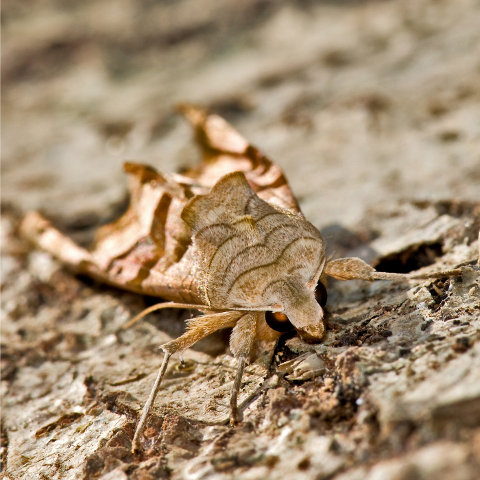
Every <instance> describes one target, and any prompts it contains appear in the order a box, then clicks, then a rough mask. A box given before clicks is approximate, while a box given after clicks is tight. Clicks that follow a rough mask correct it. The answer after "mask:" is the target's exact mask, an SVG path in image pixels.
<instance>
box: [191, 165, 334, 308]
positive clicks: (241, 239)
mask: <svg viewBox="0 0 480 480" xmlns="http://www.w3.org/2000/svg"><path fill="white" fill-rule="evenodd" d="M182 218H183V219H184V220H185V222H186V223H187V224H188V225H189V226H190V227H191V229H192V232H193V234H194V236H193V240H194V241H193V250H192V254H193V255H194V256H195V258H196V263H197V265H198V269H197V276H198V278H199V279H200V280H199V281H200V282H201V283H202V284H203V285H205V292H206V296H207V298H208V303H209V305H211V306H212V307H214V308H232V309H234V308H257V307H265V306H267V305H269V304H266V303H265V301H266V300H265V298H266V297H265V292H266V291H267V290H268V289H269V287H270V286H271V285H273V284H274V283H276V282H278V281H284V280H285V279H286V278H288V277H289V276H296V277H297V278H301V279H302V281H303V283H304V285H306V286H308V287H309V288H311V289H313V288H314V287H315V284H316V281H317V280H318V275H319V272H320V271H321V268H322V267H323V263H324V261H325V251H324V245H323V240H322V238H321V236H320V233H319V232H318V230H317V229H316V228H315V227H313V225H311V224H310V223H309V222H307V221H306V220H305V219H304V218H303V217H302V216H300V215H299V214H294V213H289V212H288V211H285V210H279V209H276V208H274V207H273V206H272V205H270V204H269V203H267V202H265V201H264V200H262V199H261V198H260V197H259V196H258V195H257V194H256V193H255V192H254V191H253V190H252V188H251V186H250V184H249V182H247V180H246V178H245V175H244V174H243V173H241V172H235V173H231V174H229V175H226V176H225V177H223V178H221V179H220V180H219V181H218V182H217V183H216V184H215V185H214V187H213V188H212V190H211V192H210V193H209V194H207V195H198V196H196V197H194V198H193V199H192V200H190V201H189V203H188V204H187V205H186V206H185V208H184V210H183V212H182Z"/></svg>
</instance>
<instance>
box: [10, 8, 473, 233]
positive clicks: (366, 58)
mask: <svg viewBox="0 0 480 480" xmlns="http://www.w3.org/2000/svg"><path fill="white" fill-rule="evenodd" d="M2 20H3V68H2V79H3V95H2V104H3V118H2V127H3V129H2V130H3V131H2V137H3V138H2V140H3V142H2V146H3V152H2V157H3V162H2V200H3V203H4V204H7V205H8V204H9V205H13V206H14V207H15V208H17V209H19V210H20V211H25V210H28V209H42V210H43V211H44V212H45V213H46V214H48V215H50V216H52V217H54V218H56V219H57V220H59V219H60V220H62V219H63V221H64V223H65V222H66V223H68V222H77V223H80V224H81V223H82V222H86V223H89V222H90V223H92V222H93V223H95V222H97V221H98V222H101V221H103V220H104V219H105V218H108V217H109V216H110V215H111V214H112V212H113V211H115V209H117V207H118V206H119V205H122V204H123V203H124V201H125V179H124V175H123V173H122V169H121V164H122V162H123V161H124V160H125V159H128V160H137V161H142V162H145V163H150V164H152V165H154V166H155V167H157V168H158V169H159V170H161V171H175V170H178V169H179V168H181V167H184V166H187V165H192V164H193V163H195V161H196V159H197V153H196V151H195V148H194V146H193V144H192V142H191V134H190V131H189V128H188V126H187V125H186V123H185V122H184V121H183V120H182V119H181V118H179V117H178V116H177V115H176V114H175V113H174V110H173V107H174V106H175V104H176V103H178V102H195V103H198V104H200V105H203V106H205V107H208V108H211V109H212V110H213V111H215V112H217V113H219V114H221V115H223V116H225V117H226V118H227V119H228V120H229V121H230V122H231V123H233V124H234V126H236V127H237V128H238V129H239V130H240V131H241V132H242V133H243V134H244V135H245V136H246V137H247V138H248V139H249V140H250V141H251V142H252V143H253V144H255V145H256V146H258V147H259V148H261V149H262V150H263V151H264V152H265V153H266V154H267V155H269V156H270V157H271V158H272V159H274V160H275V161H276V162H277V163H278V164H279V165H280V166H281V167H282V168H283V169H284V170H285V172H286V174H287V177H288V178H289V180H290V182H291V184H292V187H293V189H294V192H295V193H296V194H297V195H298V197H299V200H300V202H301V204H302V207H303V210H304V212H305V214H306V215H307V217H309V218H310V219H311V220H312V221H313V223H315V224H316V225H317V226H318V227H320V228H322V227H325V226H327V225H329V224H330V223H332V222H339V223H342V224H345V225H352V224H354V223H356V222H358V221H359V220H360V219H361V218H362V215H364V214H365V212H367V211H368V210H369V209H371V208H375V206H376V205H378V204H383V203H384V202H390V201H392V202H395V201H398V200H401V199H405V198H408V199H417V200H425V199H427V200H432V199H433V200H438V199H446V198H449V199H459V200H478V199H479V198H480V188H479V185H480V159H479V156H480V107H479V101H480V28H479V25H480V2H479V1H476V0H456V1H455V2H451V1H448V0H435V1H434V0H391V1H380V0H378V1H353V0H352V1H348V0H337V1H333V0H332V1H327V0H324V1H312V0H310V1H309V0H303V1H296V2H291V1H281V0H276V1H273V0H270V1H268V0H243V1H241V2H238V1H221V2H219V1H216V0H178V1H154V0H117V1H116V2H111V1H106V0H94V1H93V0H84V1H82V2H77V1H71V0H61V1H59V0H23V1H14V2H5V3H4V4H3V19H2Z"/></svg>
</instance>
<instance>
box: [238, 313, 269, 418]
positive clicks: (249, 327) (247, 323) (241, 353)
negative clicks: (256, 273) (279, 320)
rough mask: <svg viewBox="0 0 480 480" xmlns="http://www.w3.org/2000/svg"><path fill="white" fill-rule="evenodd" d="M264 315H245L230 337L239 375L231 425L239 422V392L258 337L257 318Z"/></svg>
mask: <svg viewBox="0 0 480 480" xmlns="http://www.w3.org/2000/svg"><path fill="white" fill-rule="evenodd" d="M259 315H263V313H253V312H251V313H250V312H249V313H246V314H245V315H243V316H242V317H241V318H240V319H239V320H238V322H237V324H236V325H235V328H234V329H233V331H232V335H231V336H230V350H231V351H232V353H233V355H234V356H235V357H236V358H237V359H238V364H237V373H236V374H235V379H234V381H233V387H232V394H231V396H230V425H232V426H233V425H235V424H236V423H237V421H238V392H239V391H240V387H241V385H242V377H243V371H244V369H245V365H246V364H247V361H248V360H249V358H250V355H251V352H252V350H253V346H254V344H255V339H256V336H257V317H258V316H259Z"/></svg>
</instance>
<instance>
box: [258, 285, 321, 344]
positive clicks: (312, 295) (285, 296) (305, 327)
mask: <svg viewBox="0 0 480 480" xmlns="http://www.w3.org/2000/svg"><path fill="white" fill-rule="evenodd" d="M319 285H320V283H319ZM321 285H322V286H321V287H320V288H317V289H316V290H314V291H312V290H311V289H310V288H308V286H307V285H305V283H304V282H302V279H301V278H300V277H290V278H286V279H282V280H279V281H278V282H276V283H275V284H274V285H272V287H271V291H270V292H269V294H270V295H271V298H274V299H275V300H277V301H278V303H277V304H276V305H277V306H278V308H277V309H276V310H278V311H277V312H275V313H271V312H267V313H266V321H267V323H268V324H269V325H270V326H271V327H272V328H273V329H274V330H277V331H282V327H284V330H283V331H287V330H288V323H290V324H291V325H292V326H293V327H294V328H295V330H296V331H297V332H298V334H299V336H300V337H301V338H302V339H303V340H305V341H307V342H312V343H315V342H318V341H320V340H321V339H322V337H323V335H324V334H325V327H324V324H323V308H322V305H321V303H320V302H322V303H323V301H322V300H323V299H319V298H318V294H317V295H316V293H317V292H322V291H324V287H323V284H321ZM325 293H326V292H325ZM324 298H325V299H326V297H324Z"/></svg>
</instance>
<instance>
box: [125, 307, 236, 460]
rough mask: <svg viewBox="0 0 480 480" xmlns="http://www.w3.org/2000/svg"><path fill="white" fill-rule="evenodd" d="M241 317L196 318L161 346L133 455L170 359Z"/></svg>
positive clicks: (134, 438)
mask: <svg viewBox="0 0 480 480" xmlns="http://www.w3.org/2000/svg"><path fill="white" fill-rule="evenodd" d="M241 315H242V314H241V313H239V312H222V313H214V314H212V315H203V316H201V317H196V318H194V319H192V320H191V321H190V322H189V324H188V328H187V331H186V332H185V333H184V334H183V335H181V336H180V337H178V338H177V339H175V340H172V341H171V342H168V343H166V344H165V345H163V346H162V349H163V351H164V352H165V356H164V358H163V361H162V365H161V366H160V369H159V371H158V374H157V378H156V379H155V382H154V384H153V387H152V390H151V392H150V395H149V397H148V399H147V402H146V403H145V405H144V407H143V409H142V414H141V416H140V420H139V422H138V425H137V428H136V430H135V435H134V437H133V442H132V452H133V453H135V452H137V451H138V450H140V444H139V440H140V436H141V434H142V432H143V428H144V426H145V421H146V419H147V416H148V412H149V410H150V408H151V406H152V404H153V402H154V401H155V397H156V396H157V393H158V390H159V388H160V384H161V382H162V379H163V377H164V375H165V372H166V370H167V366H168V361H169V360H170V357H171V356H172V355H173V354H174V353H176V352H181V351H183V350H185V349H186V348H188V347H191V346H192V345H193V344H195V343H196V342H198V341H199V340H200V339H202V338H204V337H206V336H207V335H210V334H211V333H213V332H216V331H217V330H220V329H222V328H228V327H233V326H234V325H235V324H236V322H237V320H238V319H239V317H240V316H241Z"/></svg>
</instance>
